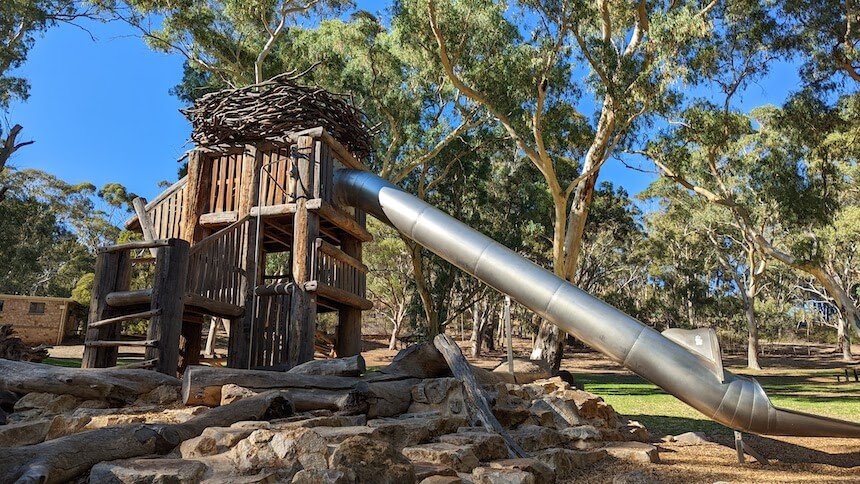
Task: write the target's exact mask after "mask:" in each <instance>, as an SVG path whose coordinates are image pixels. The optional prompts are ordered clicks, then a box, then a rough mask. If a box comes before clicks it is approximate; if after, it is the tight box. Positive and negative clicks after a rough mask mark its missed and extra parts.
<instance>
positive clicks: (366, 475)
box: [329, 436, 415, 484]
mask: <svg viewBox="0 0 860 484" xmlns="http://www.w3.org/2000/svg"><path fill="white" fill-rule="evenodd" d="M329 468H331V469H337V470H340V471H343V472H346V471H347V470H352V471H354V472H355V476H356V480H357V481H358V482H373V483H378V484H413V483H414V482H415V469H414V467H413V465H412V463H411V462H410V461H409V459H407V458H406V457H404V456H403V454H401V453H400V452H398V451H397V449H395V448H394V446H392V445H391V444H389V443H387V442H380V441H378V440H373V439H369V438H367V437H361V436H356V437H350V438H348V439H346V440H344V441H343V442H341V443H340V445H338V446H337V448H335V450H334V452H332V454H331V457H330V458H329Z"/></svg>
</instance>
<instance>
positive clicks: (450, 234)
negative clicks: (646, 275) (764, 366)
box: [335, 170, 860, 438]
mask: <svg viewBox="0 0 860 484" xmlns="http://www.w3.org/2000/svg"><path fill="white" fill-rule="evenodd" d="M335 193H336V194H337V197H338V203H340V204H342V205H347V206H353V207H357V208H359V209H361V210H364V211H366V212H367V213H369V214H371V215H373V216H374V217H376V218H378V219H379V220H381V221H383V222H385V223H387V224H389V225H391V226H392V227H394V228H395V229H397V230H399V231H400V232H402V233H403V234H404V235H406V236H407V237H409V238H410V239H412V240H414V241H415V242H417V243H419V244H421V245H422V246H424V247H426V248H427V249H429V250H430V251H432V252H434V253H436V254H437V255H439V256H440V257H442V258H443V259H445V260H447V261H448V262H450V263H452V264H454V265H455V266H457V267H458V268H460V269H462V270H464V271H466V272H467V273H469V274H471V275H473V276H475V277H477V278H478V279H480V280H481V281H483V282H484V283H486V284H487V285H489V286H491V287H493V288H495V289H496V290H498V291H500V292H502V293H504V294H507V295H509V296H511V297H512V298H513V299H515V300H516V301H517V302H519V303H520V304H522V305H524V306H526V307H528V308H529V309H531V310H532V311H534V312H535V313H537V314H538V315H540V316H541V317H542V318H544V319H546V320H548V321H551V322H552V323H553V324H555V325H557V326H558V327H559V328H561V329H563V330H564V331H566V332H568V333H570V334H571V335H573V336H575V337H576V338H578V339H580V340H582V341H583V342H585V343H586V344H588V345H589V346H591V347H592V348H594V349H596V350H598V351H600V352H601V353H603V354H605V355H607V356H609V357H610V358H612V359H614V360H615V361H617V362H619V363H621V364H622V365H624V366H625V367H627V368H628V369H630V370H631V371H633V372H634V373H636V374H638V375H640V376H641V377H643V378H645V379H646V380H648V381H650V382H652V383H654V384H655V385H657V386H659V387H661V388H663V389H664V390H666V391H667V392H669V393H671V394H672V395H674V396H676V397H677V398H679V399H680V400H682V401H684V402H685V403H687V404H689V405H690V406H692V407H693V408H695V409H696V410H698V411H700V412H702V413H703V414H705V415H706V416H707V417H709V418H711V419H713V420H716V421H717V422H720V423H721V424H724V425H726V426H728V427H731V428H732V429H735V430H741V431H746V432H752V433H756V434H769V435H796V436H806V437H852V438H860V424H858V423H853V422H847V421H842V420H837V419H831V418H826V417H820V416H816V415H810V414H804V413H800V412H794V411H789V410H783V409H778V408H775V407H774V406H773V405H772V404H771V402H770V400H769V399H768V397H767V395H765V393H764V390H763V389H762V387H761V386H760V385H759V384H758V382H756V381H755V380H753V379H749V378H745V377H741V376H736V375H733V374H731V373H729V372H725V373H724V374H723V375H721V376H718V375H716V374H715V373H714V372H713V369H712V366H709V365H707V364H705V363H704V362H703V361H702V360H701V359H700V357H699V356H696V355H695V354H693V353H691V352H690V351H688V350H687V349H686V348H684V347H683V346H681V345H679V344H677V343H675V342H674V341H672V340H670V339H668V338H666V337H664V336H663V335H661V334H660V333H658V332H657V331H655V330H654V329H652V328H650V327H648V326H646V325H644V324H642V323H640V322H639V321H637V320H635V319H633V318H631V317H630V316H628V315H626V314H624V313H623V312H621V311H619V310H618V309H615V308H614V307H612V306H610V305H609V304H606V303H605V302H603V301H601V300H600V299H597V298H595V297H593V296H591V295H590V294H588V293H586V292H585V291H582V290H581V289H579V288H577V287H576V286H574V285H573V284H570V283H569V282H567V281H564V280H563V279H561V278H559V277H557V276H555V275H554V274H552V273H551V272H549V271H547V270H545V269H543V268H541V267H539V266H538V265H536V264H534V263H532V262H530V261H529V260H527V259H525V258H524V257H522V256H520V255H519V254H517V253H516V252H514V251H512V250H510V249H508V248H506V247H504V246H503V245H501V244H499V243H498V242H495V241H494V240H492V239H490V238H489V237H487V236H485V235H483V234H481V233H480V232H478V231H476V230H474V229H472V228H470V227H468V226H467V225H465V224H463V223H462V222H460V221H458V220H456V219H455V218H453V217H451V216H449V215H447V214H445V213H443V212H442V211H440V210H438V209H436V208H434V207H432V206H431V205H429V204H427V203H426V202H424V201H422V200H419V199H418V198H416V197H414V196H412V195H409V194H408V193H405V192H403V191H402V190H400V189H399V188H397V187H395V186H394V185H392V184H390V183H389V182H387V181H385V180H383V179H382V178H379V177H377V176H375V175H373V174H371V173H368V172H363V171H357V170H339V171H338V172H337V173H336V174H335Z"/></svg>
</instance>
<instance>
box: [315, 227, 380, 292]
mask: <svg viewBox="0 0 860 484" xmlns="http://www.w3.org/2000/svg"><path fill="white" fill-rule="evenodd" d="M316 248H317V253H316V256H317V264H316V274H315V279H316V280H317V281H318V282H319V283H320V284H325V285H327V286H331V287H334V288H335V289H340V290H341V291H345V292H348V293H350V294H354V295H356V296H359V297H362V298H363V297H365V292H366V277H367V276H366V274H367V271H368V269H367V266H366V265H364V264H362V263H361V261H359V260H358V259H356V258H354V257H352V256H350V255H347V254H346V253H345V252H343V251H342V250H340V249H338V248H337V247H335V246H333V245H331V244H329V243H328V242H326V241H324V240H322V239H317V243H316Z"/></svg>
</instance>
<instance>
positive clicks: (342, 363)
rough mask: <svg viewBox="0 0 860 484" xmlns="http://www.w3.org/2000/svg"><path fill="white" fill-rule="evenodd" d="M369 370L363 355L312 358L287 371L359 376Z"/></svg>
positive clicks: (300, 373)
mask: <svg viewBox="0 0 860 484" xmlns="http://www.w3.org/2000/svg"><path fill="white" fill-rule="evenodd" d="M366 370H367V367H366V366H365V364H364V358H362V357H361V355H355V356H347V357H345V358H332V359H328V360H311V361H308V362H307V363H302V364H301V365H298V366H294V367H293V368H291V369H290V370H289V371H287V373H295V374H298V375H324V376H359V375H361V374H362V373H364V372H365V371H366Z"/></svg>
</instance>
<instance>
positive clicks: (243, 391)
mask: <svg viewBox="0 0 860 484" xmlns="http://www.w3.org/2000/svg"><path fill="white" fill-rule="evenodd" d="M256 394H257V392H255V391H254V390H250V389H248V388H244V387H240V386H239V385H235V384H233V383H228V384H226V385H224V386H222V387H221V405H229V404H231V403H233V402H235V401H238V400H241V399H243V398H248V397H252V396H254V395H256Z"/></svg>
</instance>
